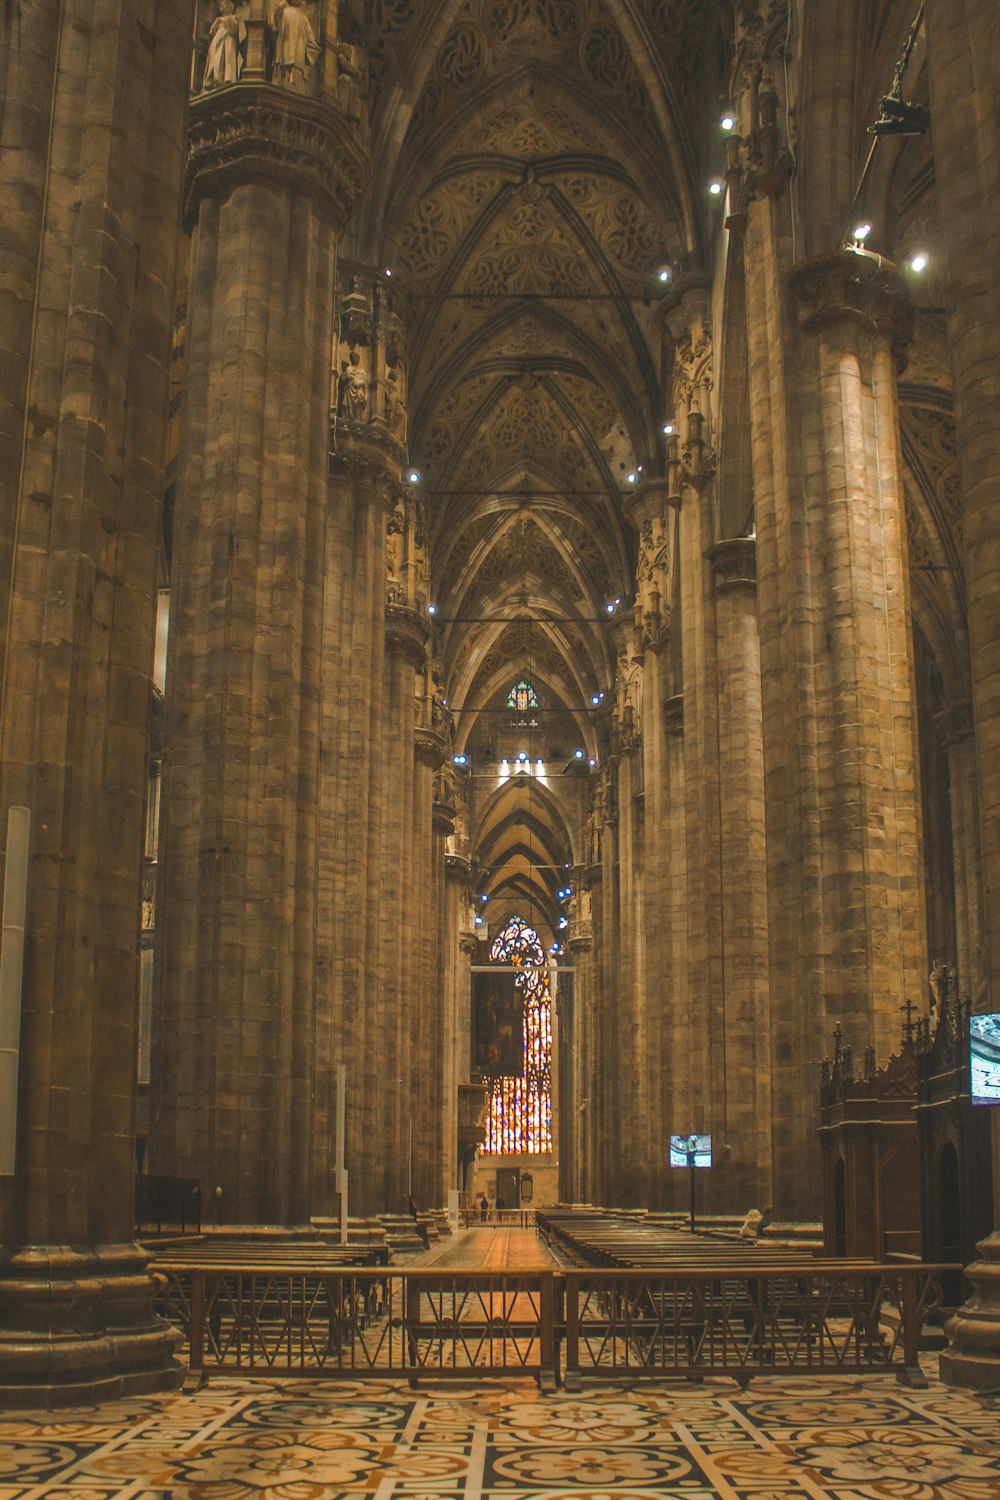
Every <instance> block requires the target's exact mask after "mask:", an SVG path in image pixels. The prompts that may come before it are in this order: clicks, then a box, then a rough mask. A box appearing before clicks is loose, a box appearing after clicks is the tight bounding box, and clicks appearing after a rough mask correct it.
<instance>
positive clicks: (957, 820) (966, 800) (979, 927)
mask: <svg viewBox="0 0 1000 1500" xmlns="http://www.w3.org/2000/svg"><path fill="white" fill-rule="evenodd" d="M937 725H938V729H939V731H940V734H941V741H942V743H943V745H944V747H945V750H946V751H947V754H948V786H949V790H950V793H951V839H952V862H953V865H954V870H955V961H956V967H957V970H958V989H959V993H960V994H962V995H968V996H970V997H971V998H972V1000H973V1009H975V1010H978V1009H979V1008H980V1007H981V1004H982V1000H983V997H984V996H985V993H986V973H985V965H984V960H985V943H984V936H983V911H982V907H983V870H982V855H981V850H980V838H979V826H980V825H979V797H978V784H977V779H976V741H975V730H974V726H973V720H972V704H971V703H970V702H969V701H968V700H966V701H965V702H962V703H955V704H952V705H950V706H948V707H946V708H944V709H942V711H941V712H940V713H939V714H938V715H937Z"/></svg>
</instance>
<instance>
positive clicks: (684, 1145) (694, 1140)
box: [670, 1135, 712, 1167]
mask: <svg viewBox="0 0 1000 1500" xmlns="http://www.w3.org/2000/svg"><path fill="white" fill-rule="evenodd" d="M670 1165H671V1166H672V1167H710V1166H711V1165H712V1137H711V1136H710V1135H672V1136H671V1137H670Z"/></svg>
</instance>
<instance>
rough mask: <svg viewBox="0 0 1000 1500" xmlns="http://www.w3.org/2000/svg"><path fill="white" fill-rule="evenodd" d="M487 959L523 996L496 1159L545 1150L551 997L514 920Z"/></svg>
mask: <svg viewBox="0 0 1000 1500" xmlns="http://www.w3.org/2000/svg"><path fill="white" fill-rule="evenodd" d="M523 686H525V687H528V684H527V683H525V684H523ZM528 691H529V692H530V691H531V689H530V688H528ZM490 958H491V959H492V960H493V962H494V963H506V964H513V965H514V968H515V970H516V971H517V974H516V979H515V983H516V984H517V985H518V987H519V988H520V989H521V991H522V993H523V995H524V1025H523V1045H524V1068H523V1070H522V1073H521V1076H520V1077H518V1078H493V1079H491V1080H490V1103H489V1111H488V1113H487V1116H486V1141H485V1143H484V1145H483V1150H484V1151H486V1152H488V1153H490V1154H491V1155H497V1156H514V1155H517V1154H519V1153H522V1152H528V1153H538V1152H542V1151H551V1150H552V995H551V991H550V989H549V968H548V961H547V959H546V956H545V952H544V949H543V948H542V945H541V942H540V941H539V938H538V933H537V932H536V931H535V929H534V928H533V927H529V926H528V923H527V922H525V921H524V920H523V919H522V918H521V917H517V916H514V917H511V918H510V920H509V921H508V923H507V924H506V926H505V927H504V929H503V931H502V932H501V933H499V934H498V935H497V937H496V938H494V940H493V943H492V946H491V947H490Z"/></svg>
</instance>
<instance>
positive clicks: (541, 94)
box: [347, 0, 719, 923]
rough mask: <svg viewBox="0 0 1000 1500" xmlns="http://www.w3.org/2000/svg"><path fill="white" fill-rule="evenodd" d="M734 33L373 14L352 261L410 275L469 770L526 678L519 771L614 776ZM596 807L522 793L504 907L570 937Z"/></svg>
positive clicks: (482, 855)
mask: <svg viewBox="0 0 1000 1500" xmlns="http://www.w3.org/2000/svg"><path fill="white" fill-rule="evenodd" d="M715 10H716V6H715V4H714V3H713V0H659V3H649V0H647V3H641V4H637V3H619V4H614V3H608V4H604V3H601V0H467V3H465V4H455V3H447V0H444V3H440V4H433V3H429V0H375V3H374V4H373V6H372V7H371V25H370V27H369V33H368V40H369V48H370V56H371V58H372V67H373V97H372V99H371V101H370V102H371V105H372V141H373V150H374V157H375V160H374V181H375V183H376V184H377V185H378V186H377V189H376V193H375V195H374V196H373V197H372V199H371V200H370V202H369V204H368V208H367V214H366V217H365V218H364V219H362V220H361V221H360V222H359V223H358V224H357V225H356V226H355V227H354V229H353V230H352V236H353V243H352V244H351V245H350V246H349V247H347V248H348V250H349V253H350V254H351V255H353V256H355V257H356V258H357V259H358V260H359V261H361V262H362V263H367V264H372V265H382V266H385V267H389V268H391V271H392V275H393V288H394V296H395V298H396V299H397V300H398V305H399V306H400V307H401V309H402V310H403V313H404V319H405V322H406V326H407V350H408V361H409V365H408V378H409V441H410V459H411V461H412V463H413V464H414V465H415V467H416V468H418V469H419V471H420V474H421V493H422V495H423V497H424V499H425V501H426V506H427V520H428V535H429V540H430V548H431V580H432V590H433V595H434V600H435V603H436V606H437V610H438V618H439V621H440V624H441V630H442V640H441V646H442V659H443V667H444V673H445V678H446V682H447V691H448V695H449V701H450V703H451V704H452V705H453V711H454V715H455V726H456V739H457V745H456V748H458V749H460V750H463V751H467V752H469V753H470V760H471V761H472V762H473V763H474V764H475V763H477V761H478V760H481V759H482V756H483V755H484V754H485V752H486V750H490V751H492V753H493V754H494V755H495V756H497V755H499V754H500V753H506V747H507V745H508V743H509V744H510V746H511V747H513V743H514V742H513V740H512V739H510V735H511V734H514V737H515V738H517V734H516V732H515V731H513V730H511V729H510V728H509V725H508V721H507V720H506V719H505V718H504V705H505V701H506V695H507V693H508V692H509V689H510V686H511V684H512V682H513V681H514V680H515V678H516V677H518V676H521V675H522V674H525V673H528V672H529V671H530V673H531V677H532V681H533V682H534V685H535V687H536V688H537V690H538V692H539V694H540V696H541V698H542V701H543V707H544V714H543V716H542V718H541V720H539V721H538V727H537V729H536V730H534V731H532V732H531V733H530V734H528V735H527V737H526V738H525V736H524V735H522V736H521V738H524V740H525V743H524V748H525V749H526V750H528V751H529V752H530V753H531V754H532V757H534V755H535V754H536V753H537V754H544V753H546V752H547V751H548V752H551V750H552V749H553V747H554V748H556V749H558V750H561V751H562V752H563V753H564V754H565V755H566V756H569V757H572V754H573V751H574V749H575V748H577V747H584V748H585V749H586V751H587V757H588V760H589V758H590V756H591V755H595V754H596V752H597V747H598V741H599V734H598V729H597V726H596V724H595V722H594V720H595V714H594V705H593V702H592V699H593V697H594V696H595V694H596V693H598V692H600V691H605V690H607V689H609V688H610V686H611V685H612V683H613V680H614V671H615V660H616V655H617V644H618V643H617V639H616V631H617V629H618V628H619V627H618V624H617V621H618V617H619V616H618V609H620V608H621V607H622V606H625V607H627V605H628V599H629V594H630V578H631V576H632V567H633V557H634V551H635V541H634V537H633V534H632V532H631V529H630V527H629V524H628V522H627V520H626V517H625V515H624V512H623V508H622V495H623V493H625V492H627V490H628V489H629V488H630V485H629V481H628V479H627V476H628V475H629V474H630V473H635V472H636V471H637V470H638V468H639V466H642V468H643V470H644V471H645V472H646V473H649V472H655V471H656V470H657V469H658V468H659V467H660V465H661V463H662V441H663V440H662V433H661V425H662V421H663V417H664V413H665V400H666V398H665V394H664V393H665V390H666V388H667V381H668V376H669V371H668V370H667V369H665V368H664V366H665V357H664V350H665V343H664V334H663V328H662V320H661V318H660V316H659V311H658V303H659V301H660V299H661V298H662V296H663V294H664V291H665V290H666V287H665V285H664V283H663V282H661V281H660V280H659V278H658V272H659V270H660V268H661V267H663V266H670V267H671V268H672V271H673V273H674V274H676V273H677V272H678V271H680V270H682V269H686V268H689V267H691V266H692V265H697V264H699V263H700V260H701V256H700V236H701V234H702V227H701V226H702V214H703V206H702V205H703V199H704V186H703V184H704V169H703V156H704V152H703V150H702V143H703V141H705V140H707V139H708V137H709V125H708V122H709V120H713V121H714V118H715V116H716V115H717V113H718V109H717V105H718V98H719V90H718V84H717V82H716V81H715V72H716V67H717V51H718V47H717V40H716V39H717V36H718V28H717V23H716V22H715V21H714V20H713V17H714V15H715ZM666 347H667V348H668V347H669V346H666ZM615 599H619V600H621V601H622V606H618V607H617V608H616V613H615V614H614V615H612V616H609V614H608V611H607V605H608V603H609V602H611V601H614V600H615ZM505 735H506V736H507V738H505ZM529 741H530V743H529ZM579 794H580V793H579V782H578V780H577V779H576V778H569V779H568V780H567V782H566V783H565V784H563V785H562V786H560V785H558V784H555V782H554V783H553V785H552V787H551V790H549V789H548V788H544V789H543V788H542V787H541V786H539V785H538V784H537V783H536V784H533V785H529V783H528V778H526V777H523V776H520V777H519V776H514V777H512V778H511V779H510V781H509V783H508V784H507V785H505V786H502V787H501V788H500V789H499V791H498V792H497V793H496V796H495V797H494V798H493V799H492V801H491V802H490V804H489V807H488V810H487V812H486V813H484V814H483V815H482V818H481V822H480V826H479V828H478V829H474V830H473V837H474V840H475V845H476V847H475V850H474V853H475V857H476V860H477V862H478V864H479V865H480V866H481V867H482V868H483V869H484V870H488V871H489V872H490V879H491V881H492V883H493V884H492V889H493V890H494V892H498V891H501V890H503V891H504V892H505V893H506V895H507V896H508V897H510V898H511V901H512V902H513V904H514V905H516V904H517V900H515V899H514V898H515V897H516V898H518V899H520V898H523V902H522V904H527V902H528V900H529V898H530V901H531V902H532V903H533V907H534V915H535V917H536V918H537V917H538V916H539V911H540V910H542V911H544V912H545V913H547V916H548V920H549V921H550V923H554V919H555V912H556V900H555V892H556V890H557V888H558V887H560V886H561V885H562V884H563V881H564V875H563V866H564V865H565V864H567V863H569V862H571V861H573V860H575V859H578V858H580V857H581V851H579V850H574V849H573V848H572V847H571V843H570V837H569V833H568V831H567V830H568V828H569V827H570V826H572V824H571V819H570V814H571V813H572V812H574V811H577V812H578V811H579V807H578V805H574V803H573V802H572V798H578V797H579ZM507 904H508V905H509V904H510V902H508V903H507ZM525 914H526V915H527V914H528V913H527V912H526V913H525Z"/></svg>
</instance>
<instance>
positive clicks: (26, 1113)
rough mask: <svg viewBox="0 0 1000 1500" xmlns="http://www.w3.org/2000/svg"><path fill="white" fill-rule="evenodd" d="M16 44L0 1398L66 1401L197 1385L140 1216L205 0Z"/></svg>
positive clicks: (3, 556)
mask: <svg viewBox="0 0 1000 1500" xmlns="http://www.w3.org/2000/svg"><path fill="white" fill-rule="evenodd" d="M0 48H2V51H3V54H4V55H3V56H2V57H0V67H2V70H3V78H4V105H3V111H2V116H0V188H2V196H3V202H4V227H5V243H4V276H3V279H2V281H0V370H2V377H3V378H2V380H0V622H2V629H3V638H2V650H3V698H2V703H0V838H3V839H4V840H5V839H6V831H7V826H8V824H7V817H8V809H9V808H10V807H12V806H14V807H23V808H27V809H28V811H29V813H30V816H31V828H30V843H29V856H28V871H27V889H26V912H25V927H24V943H25V952H24V968H23V987H22V995H21V1000H22V1004H21V1017H20V1059H19V1070H18V1072H17V1074H16V1075H9V1074H8V1075H6V1076H7V1078H8V1079H9V1080H10V1081H11V1082H13V1081H14V1077H16V1081H17V1103H18V1116H17V1134H16V1141H15V1161H14V1175H13V1176H7V1177H3V1178H0V1406H3V1405H6V1406H56V1405H63V1404H67V1403H76V1402H84V1403H85V1402H92V1401H97V1400H102V1399H110V1398H114V1397H116V1396H118V1395H121V1394H125V1393H133V1392H142V1391H154V1390H162V1389H166V1388H168V1387H170V1386H171V1385H175V1384H176V1383H177V1380H178V1377H179V1368H178V1366H177V1365H176V1364H175V1362H174V1359H173V1350H174V1336H173V1334H172V1332H171V1331H170V1330H168V1329H167V1328H166V1327H165V1326H164V1324H163V1323H162V1322H161V1321H160V1320H159V1319H158V1318H156V1317H154V1315H153V1312H152V1283H151V1281H150V1280H149V1278H148V1276H147V1274H146V1256H145V1255H143V1254H142V1253H140V1251H139V1250H138V1248H137V1246H135V1245H134V1244H133V1243H132V1229H133V1218H132V1205H133V1173H134V1169H135V1154H134V1107H135V1105H134V1100H135V1078H136V1045H137V1030H138V1001H139V929H140V911H139V908H140V892H141V871H142V849H143V823H144V801H145V792H146V755H147V740H148V734H149V711H150V700H151V686H150V684H151V678H152V666H153V631H154V620H155V608H156V582H157V567H158V556H159V545H160V500H161V494H162V486H163V471H162V454H163V450H164V438H165V425H166V411H167V362H168V357H169V347H170V332H171V323H172V306H171V303H172V292H173V283H174V274H175V261H176V253H177V243H176V242H177V235H176V222H177V212H178V207H179V202H180V190H181V178H182V169H183V162H182V135H183V119H184V108H185V95H186V79H187V68H188V60H189V56H190V6H188V7H185V6H184V5H174V6H172V7H171V6H165V5H157V4H154V3H151V0H86V3H84V0H65V3H55V0H48V3H44V0H40V3H37V4H33V5H31V6H21V7H20V8H19V10H18V13H17V16H16V17H15V16H14V15H13V14H12V12H11V10H10V8H8V11H7V16H6V21H5V24H4V27H3V33H2V38H0ZM56 168H57V169H56ZM8 894H10V893H8ZM0 1045H4V1046H5V1047H7V1046H13V1045H16V1035H15V1036H14V1037H11V1036H5V1037H4V1038H3V1039H2V1042H0Z"/></svg>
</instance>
